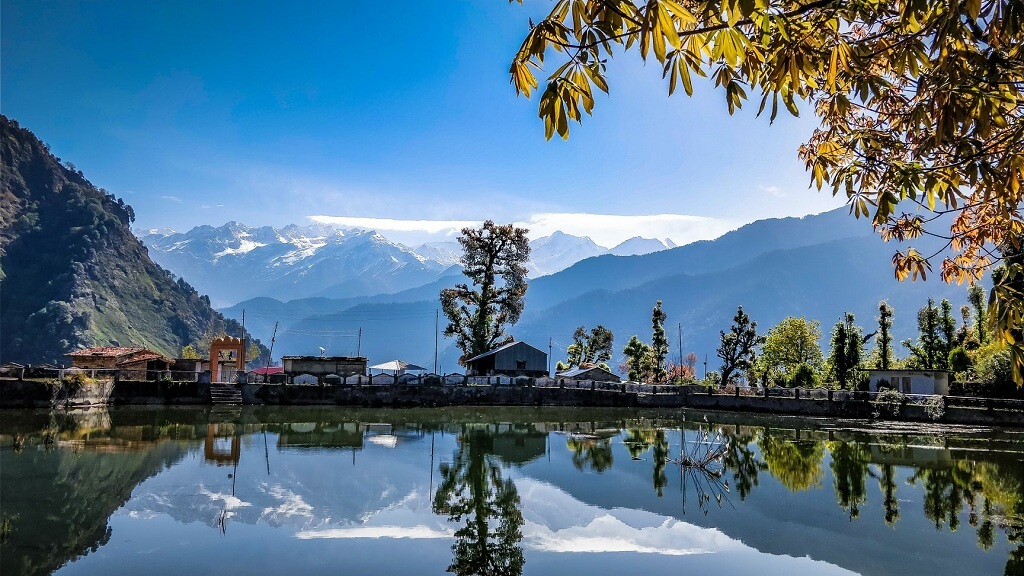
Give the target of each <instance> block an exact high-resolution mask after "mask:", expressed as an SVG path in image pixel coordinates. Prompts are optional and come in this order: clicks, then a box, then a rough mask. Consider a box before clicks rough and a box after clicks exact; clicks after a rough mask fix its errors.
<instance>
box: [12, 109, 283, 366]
mask: <svg viewBox="0 0 1024 576" xmlns="http://www.w3.org/2000/svg"><path fill="white" fill-rule="evenodd" d="M0 162H2V166H0V330H2V332H3V335H2V337H0V362H19V363H40V362H51V363H59V362H64V361H65V359H64V358H63V356H64V354H66V353H67V352H70V351H72V350H76V349H79V348H82V347H88V346H97V345H111V344H120V345H124V346H129V345H138V346H145V347H147V348H150V349H153V350H156V351H159V352H162V353H164V354H167V355H170V356H177V355H178V352H179V350H180V349H181V347H182V346H185V345H187V344H191V343H198V342H200V341H203V340H204V339H208V338H209V337H211V336H215V335H218V334H222V333H226V334H231V335H238V334H239V333H240V332H241V326H239V324H238V323H237V322H235V321H234V320H229V319H225V318H224V316H222V315H221V314H220V313H219V312H217V311H215V310H213V309H212V308H211V307H210V301H209V298H207V297H205V296H200V295H199V293H197V292H196V291H195V289H193V288H192V287H191V286H189V285H188V283H186V282H185V281H184V280H182V279H175V278H174V276H173V275H172V274H171V273H170V272H168V271H166V270H164V269H163V268H161V267H159V266H157V265H156V264H155V263H154V262H153V261H152V260H150V258H149V255H148V253H147V251H146V249H145V248H144V247H143V246H142V244H141V243H140V242H139V241H138V240H137V239H136V238H135V236H134V235H132V232H131V230H130V228H129V227H130V225H131V223H132V221H133V220H134V219H135V213H134V211H133V210H132V207H131V206H129V205H127V204H125V203H124V201H123V200H121V199H119V198H115V197H114V196H113V195H112V194H109V193H107V192H106V191H105V190H103V189H98V188H96V187H95V186H93V185H92V183H90V182H89V181H88V180H86V178H85V176H84V175H83V174H82V173H81V172H78V171H76V170H74V167H73V166H72V165H71V164H67V165H62V164H61V162H60V160H59V159H58V158H56V157H54V156H53V155H52V154H50V152H49V149H48V147H47V146H46V145H45V144H43V143H42V142H40V141H39V139H38V138H36V137H35V135H33V134H32V133H31V132H29V131H28V130H26V129H24V128H21V127H20V126H19V125H18V123H17V122H15V121H13V120H11V119H9V118H7V117H6V116H2V115H0ZM264 353H265V352H264Z"/></svg>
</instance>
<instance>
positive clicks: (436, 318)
mask: <svg viewBox="0 0 1024 576" xmlns="http://www.w3.org/2000/svg"><path fill="white" fill-rule="evenodd" d="M439 318H440V316H439V314H438V312H437V308H434V374H437V327H438V320H439ZM430 441H431V443H433V441H434V437H433V436H431V437H430ZM431 445H433V444H431ZM431 471H433V470H431Z"/></svg>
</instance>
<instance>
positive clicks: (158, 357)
mask: <svg viewBox="0 0 1024 576" xmlns="http://www.w3.org/2000/svg"><path fill="white" fill-rule="evenodd" d="M67 356H68V358H70V359H71V366H72V367H74V368H80V369H82V370H108V371H111V372H113V371H117V372H118V374H119V377H120V378H121V379H122V380H156V379H157V373H158V372H162V371H167V370H170V368H171V366H173V365H174V359H173V358H168V357H167V356H164V355H163V354H160V353H159V352H154V351H152V350H149V349H147V348H142V347H139V346H100V347H97V348H86V349H84V350H78V351H76V352H72V353H70V354H68V355H67Z"/></svg>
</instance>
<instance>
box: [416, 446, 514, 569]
mask: <svg viewBox="0 0 1024 576" xmlns="http://www.w3.org/2000/svg"><path fill="white" fill-rule="evenodd" d="M493 441H494V437H493V436H492V435H491V434H490V433H489V432H487V431H484V430H470V431H466V432H464V433H463V434H462V435H461V436H460V437H459V447H458V449H457V450H456V451H455V455H454V457H453V461H452V463H451V465H448V464H442V465H441V466H440V472H441V483H440V484H439V485H438V488H437V492H436V493H435V495H434V504H433V510H434V513H435V514H443V515H445V516H447V517H448V521H449V522H457V523H464V524H463V525H462V526H461V527H460V528H459V529H458V530H456V531H455V539H456V540H455V544H453V545H452V552H453V555H454V558H453V559H452V563H451V565H450V566H448V571H449V572H452V573H454V574H458V575H460V576H462V575H470V574H474V575H498V574H501V575H506V574H512V575H518V574H522V572H523V563H524V558H523V549H522V548H521V547H520V546H519V542H520V541H521V540H522V539H523V533H522V526H523V514H522V512H521V511H520V500H519V492H518V491H517V490H516V486H515V484H514V483H513V482H512V480H510V479H504V478H502V476H501V467H500V466H499V465H498V463H497V461H496V460H495V457H494V456H493V453H492V449H493ZM492 520H497V527H496V528H494V527H493V525H492Z"/></svg>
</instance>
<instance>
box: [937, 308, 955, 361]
mask: <svg viewBox="0 0 1024 576" xmlns="http://www.w3.org/2000/svg"><path fill="white" fill-rule="evenodd" d="M939 309H940V316H939V329H940V331H941V333H942V348H941V349H940V350H939V352H940V353H941V354H942V357H943V358H945V359H947V360H945V361H942V363H943V364H945V365H946V367H947V368H948V367H949V362H948V358H949V353H950V352H952V351H953V348H954V347H955V346H956V319H955V318H953V305H952V304H950V303H949V300H946V299H945V298H943V299H942V302H940V303H939Z"/></svg>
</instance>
